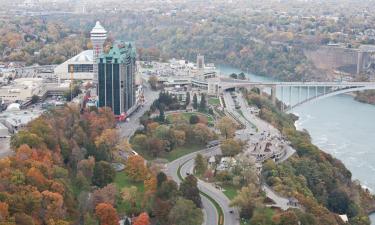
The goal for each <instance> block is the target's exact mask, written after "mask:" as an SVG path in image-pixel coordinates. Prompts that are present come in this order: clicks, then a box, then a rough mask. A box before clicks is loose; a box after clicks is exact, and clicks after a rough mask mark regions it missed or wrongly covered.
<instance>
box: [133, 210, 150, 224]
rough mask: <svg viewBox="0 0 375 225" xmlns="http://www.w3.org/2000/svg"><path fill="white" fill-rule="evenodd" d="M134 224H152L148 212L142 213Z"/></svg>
mask: <svg viewBox="0 0 375 225" xmlns="http://www.w3.org/2000/svg"><path fill="white" fill-rule="evenodd" d="M133 225H150V218H149V217H148V215H147V213H145V212H144V213H141V214H140V215H139V216H138V217H137V218H136V219H135V221H134V224H133Z"/></svg>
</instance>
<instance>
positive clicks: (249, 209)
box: [231, 184, 262, 219]
mask: <svg viewBox="0 0 375 225" xmlns="http://www.w3.org/2000/svg"><path fill="white" fill-rule="evenodd" d="M261 202H262V197H261V196H260V192H259V188H258V187H257V186H255V185H254V184H249V185H248V186H246V187H243V188H242V189H241V191H240V192H238V194H237V196H236V197H235V198H234V199H233V200H232V202H231V206H236V207H238V208H239V209H240V215H241V217H242V218H245V219H250V218H251V217H252V216H253V212H254V209H255V208H256V207H257V206H259V205H260V204H261Z"/></svg>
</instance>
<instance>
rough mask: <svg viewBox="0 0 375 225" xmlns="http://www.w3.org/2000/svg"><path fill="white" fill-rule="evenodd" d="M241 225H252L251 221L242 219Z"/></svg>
mask: <svg viewBox="0 0 375 225" xmlns="http://www.w3.org/2000/svg"><path fill="white" fill-rule="evenodd" d="M241 225H250V221H249V220H246V219H242V218H241Z"/></svg>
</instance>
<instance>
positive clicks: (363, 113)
mask: <svg viewBox="0 0 375 225" xmlns="http://www.w3.org/2000/svg"><path fill="white" fill-rule="evenodd" d="M219 68H220V70H221V72H222V73H223V74H227V75H229V74H231V73H240V72H243V71H241V70H239V69H237V68H233V67H228V66H219ZM246 75H247V77H249V78H250V79H251V80H252V81H276V80H274V79H271V78H268V77H264V76H257V75H254V74H249V73H246ZM292 97H293V98H294V97H295V96H294V95H293V96H292ZM293 113H295V114H297V115H298V116H299V120H298V121H296V127H297V128H298V129H299V130H302V129H306V130H307V131H308V132H309V134H310V136H311V141H312V143H313V144H314V145H316V146H318V147H319V148H320V149H322V150H323V151H325V152H327V153H330V154H332V155H333V156H334V157H336V158H338V159H340V160H341V161H342V162H343V163H344V165H345V166H346V167H347V168H348V169H349V170H350V171H351V173H352V178H353V179H354V180H359V181H360V183H361V184H362V185H364V186H366V187H368V189H369V190H375V177H374V176H371V174H372V173H374V172H375V167H374V166H373V165H374V164H375V149H374V147H373V146H375V140H374V138H373V136H372V135H371V134H374V133H375V117H374V116H373V115H375V107H374V106H372V105H369V104H363V103H360V102H357V101H355V100H354V98H353V97H352V96H350V95H338V96H333V97H330V98H326V99H323V100H320V101H318V102H315V103H311V104H304V105H301V106H299V107H297V108H296V109H294V110H293ZM370 218H372V221H375V215H371V216H370ZM374 225H375V223H374Z"/></svg>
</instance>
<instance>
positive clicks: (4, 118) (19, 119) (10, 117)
mask: <svg viewBox="0 0 375 225" xmlns="http://www.w3.org/2000/svg"><path fill="white" fill-rule="evenodd" d="M41 113H42V111H41V110H33V111H30V110H27V111H26V110H19V105H18V106H17V104H16V103H15V104H10V105H9V106H8V108H7V110H6V111H5V112H2V113H0V122H1V123H2V124H3V125H4V126H5V127H7V128H8V131H9V133H17V132H18V131H19V130H20V129H22V128H23V127H25V126H26V125H27V124H28V123H29V122H30V121H32V120H34V119H36V118H37V117H39V116H40V115H41Z"/></svg>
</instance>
